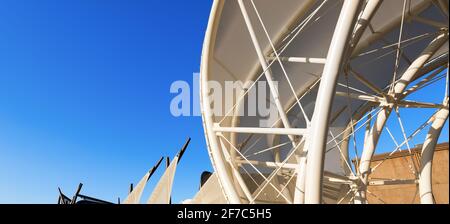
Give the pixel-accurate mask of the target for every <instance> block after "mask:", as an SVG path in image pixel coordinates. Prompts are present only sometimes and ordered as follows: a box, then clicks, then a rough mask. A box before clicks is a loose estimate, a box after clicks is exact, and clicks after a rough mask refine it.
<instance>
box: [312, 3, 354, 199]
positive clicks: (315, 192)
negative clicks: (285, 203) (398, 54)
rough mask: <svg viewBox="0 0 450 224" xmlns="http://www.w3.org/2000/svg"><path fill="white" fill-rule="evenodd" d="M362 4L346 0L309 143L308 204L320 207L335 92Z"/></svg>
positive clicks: (320, 92) (324, 72) (319, 96)
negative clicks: (330, 115)
mask: <svg viewBox="0 0 450 224" xmlns="http://www.w3.org/2000/svg"><path fill="white" fill-rule="evenodd" d="M360 3H361V2H360V1H357V0H345V1H344V5H343V6H342V10H341V13H340V16H339V20H338V22H337V25H336V28H335V31H334V35H333V39H332V42H331V45H330V49H329V50H328V55H327V63H326V64H325V68H324V71H323V74H322V81H321V83H320V87H319V93H318V95H317V104H316V106H315V109H314V117H313V121H312V124H311V127H312V128H311V135H312V136H314V140H311V141H309V146H308V149H309V150H308V157H307V158H308V163H307V167H306V183H305V184H306V185H305V203H308V204H319V203H321V202H322V173H323V162H324V156H325V144H326V140H327V132H324V130H328V125H329V124H328V121H329V114H330V110H331V104H332V102H333V97H334V92H335V91H334V89H335V87H336V85H335V84H336V81H337V77H338V74H339V69H340V68H341V66H342V62H343V61H344V58H343V56H344V54H345V49H346V46H347V45H348V43H349V40H350V35H351V32H352V28H353V25H354V21H355V19H356V16H357V15H358V9H359V6H360Z"/></svg>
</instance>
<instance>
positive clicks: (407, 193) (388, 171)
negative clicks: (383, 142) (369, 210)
mask: <svg viewBox="0 0 450 224" xmlns="http://www.w3.org/2000/svg"><path fill="white" fill-rule="evenodd" d="M448 150H449V145H448V143H443V144H439V145H437V146H436V150H435V153H434V158H433V170H432V172H433V176H432V180H433V195H434V197H435V201H436V203H439V204H448V203H449V185H448V179H449V154H448ZM387 157H388V155H387V154H380V155H376V156H374V159H373V162H372V165H371V166H372V167H375V166H377V164H379V163H380V162H382V161H384V162H383V163H382V164H381V165H379V166H378V167H377V168H376V169H375V170H374V171H373V173H372V174H371V176H370V179H371V180H372V181H376V180H378V179H411V180H413V179H415V178H416V177H415V176H416V174H417V173H418V172H419V167H420V147H418V148H415V149H413V150H412V156H411V154H410V153H409V152H408V151H406V152H405V151H403V152H399V153H395V154H393V155H392V156H391V157H389V158H388V159H385V158H387ZM368 192H370V193H368V196H367V198H368V201H369V203H371V204H380V203H388V204H392V203H394V204H411V203H420V196H419V188H418V185H417V184H414V183H412V184H395V185H382V186H369V187H368Z"/></svg>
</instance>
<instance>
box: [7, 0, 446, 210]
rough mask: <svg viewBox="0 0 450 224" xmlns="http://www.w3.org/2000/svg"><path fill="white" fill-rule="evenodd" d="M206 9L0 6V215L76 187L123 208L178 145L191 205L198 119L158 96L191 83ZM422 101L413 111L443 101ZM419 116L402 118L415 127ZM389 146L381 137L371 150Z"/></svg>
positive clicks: (138, 4) (204, 165)
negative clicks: (177, 113)
mask: <svg viewBox="0 0 450 224" xmlns="http://www.w3.org/2000/svg"><path fill="white" fill-rule="evenodd" d="M211 2H212V1H176V2H174V1H163V0H160V1H146V0H128V1H124V0H95V1H93V0H65V1H60V0H41V1H29V0H2V1H1V2H0V203H56V200H57V196H58V192H57V187H61V188H62V190H63V191H64V192H65V193H66V194H68V195H70V196H71V195H72V194H73V193H74V191H75V189H76V187H77V185H78V183H80V182H82V183H83V184H84V187H83V190H82V193H84V194H87V195H92V196H95V197H99V198H102V199H105V200H109V201H114V202H115V201H117V197H120V198H121V199H124V198H125V196H126V194H127V191H128V187H129V184H130V183H132V182H133V183H135V184H136V182H137V181H138V180H139V179H140V178H141V177H142V176H143V175H144V174H145V172H146V171H147V170H148V169H149V168H150V167H151V166H153V165H154V163H155V162H156V161H157V160H158V159H159V157H160V156H163V155H164V156H171V157H173V156H174V155H175V154H176V153H177V152H178V150H179V148H180V147H181V146H182V145H183V143H184V141H185V139H186V138H187V137H188V136H191V137H192V142H191V145H190V147H189V149H188V151H187V152H186V154H185V157H184V158H183V160H182V162H181V163H180V165H179V168H178V172H177V174H176V178H175V185H174V186H175V188H174V193H173V201H174V202H175V203H178V202H180V201H181V200H183V199H186V198H190V197H192V196H193V195H194V194H195V192H196V191H197V189H198V187H199V180H200V177H199V176H200V174H201V172H202V171H204V170H211V165H210V161H209V158H208V154H207V152H206V148H205V147H206V146H205V139H204V136H203V127H202V123H201V118H200V117H187V118H186V117H184V118H175V117H173V116H172V115H171V113H170V110H169V109H170V108H169V105H170V101H171V99H172V98H173V97H174V94H171V93H170V92H169V89H170V85H171V84H172V82H174V81H176V80H186V81H189V82H192V73H193V72H198V71H199V65H200V55H201V47H202V42H203V38H204V33H205V29H206V25H207V20H208V16H209V11H210V7H211ZM439 85H440V86H439ZM443 85H445V82H440V83H437V84H435V85H434V86H431V87H430V88H436V89H443ZM191 86H192V85H191ZM437 87H439V88H437ZM430 93H431V94H422V95H418V99H419V100H421V101H434V102H439V101H436V99H442V95H443V93H439V94H435V93H433V89H431V91H430ZM436 96H438V97H437V98H436ZM419 112H420V111H418V112H413V113H411V112H402V116H403V118H404V119H406V120H408V121H415V120H416V119H415V116H417V115H418V114H417V113H419ZM430 112H431V113H432V111H431V110H429V112H420V113H430ZM395 122H396V120H394V121H389V123H388V124H389V125H391V127H392V128H391V130H395V132H396V134H397V136H401V133H398V130H399V129H398V128H395V125H396V124H395ZM418 125H419V121H417V122H409V123H408V127H407V129H408V130H411V129H412V128H413V127H417V126H418ZM419 139H423V137H420V138H419ZM441 141H448V123H447V126H446V127H445V128H444V133H443V134H442V138H441ZM389 142H390V139H388V138H385V137H383V140H382V141H381V147H382V148H385V149H391V148H390V147H391V146H392V142H390V143H389ZM162 171H163V169H159V171H158V172H157V173H156V174H155V177H158V178H159V176H160V175H161V173H162ZM158 178H153V179H152V180H151V181H150V184H149V185H148V187H147V191H146V192H145V193H144V196H143V198H144V199H146V198H147V197H148V196H149V194H150V191H151V189H152V188H153V186H154V184H155V182H156V181H157V179H158Z"/></svg>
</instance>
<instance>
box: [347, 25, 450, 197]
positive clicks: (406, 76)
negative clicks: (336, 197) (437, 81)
mask: <svg viewBox="0 0 450 224" xmlns="http://www.w3.org/2000/svg"><path fill="white" fill-rule="evenodd" d="M447 40H448V32H447V31H443V32H441V33H440V34H439V35H438V36H437V37H436V38H435V39H433V41H432V42H431V43H430V44H429V45H428V47H427V48H426V49H425V50H424V51H423V52H422V53H421V54H420V55H419V57H417V59H416V60H415V61H414V62H413V63H412V64H411V65H410V66H409V68H408V69H407V70H406V71H405V72H404V73H403V75H402V76H401V78H400V79H399V81H398V82H397V84H396V85H395V87H394V93H393V94H401V93H403V91H404V90H405V89H406V87H407V86H408V85H409V83H410V82H411V81H413V80H414V78H415V76H416V75H417V74H418V73H419V71H420V69H422V68H423V66H424V65H425V63H426V62H427V61H428V60H429V59H430V58H431V57H432V56H433V55H434V53H435V52H436V51H437V50H438V49H439V48H440V47H441V46H442V45H443V44H444V43H445V42H446V41H447ZM391 112H392V107H385V108H383V109H382V111H381V112H380V113H379V114H378V116H377V118H376V121H375V123H374V125H373V126H372V128H371V130H370V134H369V136H368V138H367V139H365V145H364V150H363V153H362V155H361V163H360V165H359V170H360V172H361V175H362V176H361V177H362V188H361V189H360V192H359V193H360V195H359V196H360V199H361V200H357V201H356V202H357V203H366V186H367V184H368V177H369V174H370V163H371V160H372V156H373V154H374V153H375V149H376V146H377V144H378V140H379V137H380V135H381V132H382V131H383V128H384V126H385V124H386V121H387V119H388V117H389V115H390V113H391Z"/></svg>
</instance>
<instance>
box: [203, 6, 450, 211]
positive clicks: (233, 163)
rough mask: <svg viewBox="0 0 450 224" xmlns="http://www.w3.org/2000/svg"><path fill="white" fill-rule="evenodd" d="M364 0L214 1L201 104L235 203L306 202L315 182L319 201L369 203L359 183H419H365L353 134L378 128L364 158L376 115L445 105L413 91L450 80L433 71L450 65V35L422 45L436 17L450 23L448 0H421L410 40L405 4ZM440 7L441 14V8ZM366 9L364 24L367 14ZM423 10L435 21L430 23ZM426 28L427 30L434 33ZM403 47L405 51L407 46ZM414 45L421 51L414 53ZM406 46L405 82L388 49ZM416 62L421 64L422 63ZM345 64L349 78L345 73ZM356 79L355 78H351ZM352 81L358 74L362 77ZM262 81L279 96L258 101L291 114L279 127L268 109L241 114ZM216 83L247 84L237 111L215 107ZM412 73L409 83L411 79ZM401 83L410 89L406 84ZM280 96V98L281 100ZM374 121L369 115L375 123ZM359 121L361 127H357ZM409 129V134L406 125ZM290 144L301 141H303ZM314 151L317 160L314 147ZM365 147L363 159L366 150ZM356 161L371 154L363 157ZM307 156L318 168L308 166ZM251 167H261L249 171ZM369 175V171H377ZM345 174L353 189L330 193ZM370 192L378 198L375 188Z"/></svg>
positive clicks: (411, 15)
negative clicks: (401, 32)
mask: <svg viewBox="0 0 450 224" xmlns="http://www.w3.org/2000/svg"><path fill="white" fill-rule="evenodd" d="M360 2H362V1H356V0H353V1H352V0H345V1H326V0H325V1H318V2H317V1H312V0H283V1H272V0H251V1H243V0H238V1H222V0H216V1H215V2H214V4H213V12H212V13H211V18H210V22H209V25H208V31H207V35H206V38H205V47H204V50H203V55H202V66H201V98H202V100H201V103H202V105H201V106H202V116H203V121H204V127H205V135H206V136H207V144H208V149H209V152H210V157H211V161H212V163H213V167H214V169H215V172H216V175H217V180H218V183H219V184H220V187H221V189H222V190H223V192H224V195H225V196H226V198H227V201H228V202H231V203H260V202H261V203H267V202H272V203H286V202H288V203H290V202H294V203H303V202H304V201H305V200H306V198H305V197H304V196H305V195H304V192H305V185H308V186H310V188H309V189H310V190H308V189H306V193H307V195H306V196H307V197H309V198H308V199H307V200H306V202H308V203H321V202H324V201H325V202H326V203H337V202H344V203H347V202H352V201H353V200H355V201H356V202H358V201H362V200H361V199H360V198H359V195H356V197H355V192H356V189H358V188H360V187H361V186H362V188H361V191H359V193H358V194H363V193H365V191H364V189H365V186H367V185H370V184H375V185H380V184H395V183H398V184H401V183H403V182H405V183H406V182H408V181H410V180H405V181H403V182H402V181H398V180H402V179H401V178H399V179H397V180H383V181H384V182H376V183H375V182H369V183H367V182H365V184H361V183H359V181H357V180H358V178H359V173H358V172H356V171H355V172H353V170H352V167H351V166H352V164H350V163H349V161H350V158H349V153H348V151H349V150H348V147H349V145H350V144H349V139H353V140H352V147H354V148H356V146H355V145H356V141H355V140H354V138H355V133H356V131H358V130H359V129H361V128H363V129H364V127H369V129H367V128H366V130H368V131H367V132H366V136H367V137H366V141H365V142H364V146H363V148H364V151H363V154H365V155H363V160H364V158H365V157H367V154H368V153H369V152H367V150H366V149H367V148H372V147H373V148H375V146H376V144H373V143H374V142H373V141H371V139H372V138H373V137H374V134H373V130H372V129H375V127H377V126H374V127H370V124H371V123H370V122H369V121H370V120H372V118H371V115H368V114H367V113H368V112H369V114H372V115H373V118H374V119H375V118H376V119H381V118H383V117H384V118H383V119H387V117H388V116H389V114H390V113H387V111H388V110H389V112H390V109H389V108H393V107H402V108H410V107H414V108H438V109H441V108H442V107H443V105H441V104H436V103H429V102H418V101H416V100H409V99H408V100H406V99H405V97H406V96H408V95H409V94H410V93H413V92H416V91H419V90H421V89H422V88H423V87H424V86H427V85H429V84H430V83H432V82H435V81H436V80H438V79H442V78H443V76H442V75H438V72H437V73H436V74H435V75H434V76H433V75H432V74H430V75H428V74H427V73H428V72H432V71H433V70H434V69H436V68H439V67H440V66H442V67H448V66H445V65H444V63H445V64H447V62H446V58H445V57H446V56H444V57H442V55H445V54H447V55H448V41H446V40H445V41H443V42H444V44H442V45H440V46H436V47H435V49H433V50H432V51H429V52H424V54H420V49H423V48H424V45H425V46H426V45H427V43H429V41H430V38H433V37H435V36H436V30H438V29H436V26H442V25H447V26H446V27H448V22H446V21H441V20H440V19H439V17H438V16H437V15H438V13H439V12H438V13H436V10H439V8H438V7H435V6H439V7H440V8H441V10H442V6H441V5H442V2H441V1H434V2H433V1H431V0H411V2H410V3H408V7H407V9H408V10H407V13H405V18H403V21H405V22H406V23H408V26H409V27H408V33H414V34H413V36H412V37H411V36H408V35H405V36H406V37H405V38H404V40H403V38H398V39H396V38H395V36H397V34H396V32H397V31H398V29H399V27H401V26H403V25H404V23H402V22H401V21H402V6H403V3H404V2H403V1H382V0H367V1H365V2H364V7H363V8H361V10H360V8H359V7H357V6H356V5H357V4H359V3H360ZM437 3H438V4H437ZM445 3H446V2H444V4H445ZM349 5H352V8H353V9H354V10H349V9H348V8H347V10H349V11H352V13H346V14H345V15H344V14H343V13H341V12H343V11H344V10H345V8H346V7H349ZM251 6H253V9H254V10H251V8H252V7H251ZM322 7H323V8H322ZM247 9H249V10H248V11H247ZM405 9H406V7H405ZM424 12H425V14H426V15H424ZM430 13H431V15H432V16H429V15H430ZM441 15H445V13H444V14H442V13H441ZM356 16H358V20H357V21H358V22H356V21H355V20H356ZM417 18H419V19H417ZM423 18H427V19H426V21H425V20H423ZM342 20H345V21H347V22H345V28H346V29H342V28H343V25H342V24H343V23H344V22H342ZM256 21H259V22H260V24H258V23H256ZM336 21H341V22H340V23H341V25H339V24H338V26H336V25H335V24H336ZM354 21H355V22H356V23H353V22H354ZM252 22H255V23H254V24H253V23H252ZM417 24H419V25H417ZM417 27H418V28H417ZM422 27H427V28H426V29H424V30H423V31H422V30H420V29H423V28H422ZM334 31H336V32H334ZM446 32H448V31H447V30H442V31H441V35H442V34H444V36H445V35H446V34H445V33H446ZM350 34H352V35H351V36H350ZM447 35H448V34H447ZM391 36H394V38H392V37H391ZM338 37H339V38H338ZM447 39H448V38H447ZM439 41H441V39H440V40H439ZM434 42H436V40H435V41H434ZM330 43H331V45H330ZM380 46H381V47H380ZM398 46H400V47H401V49H402V50H399V49H397V47H398ZM410 46H414V47H410ZM406 47H409V49H408V50H407V51H403V49H404V48H406ZM344 49H345V50H347V51H344ZM411 49H414V50H411ZM416 49H417V50H416ZM362 52H364V53H362ZM395 52H398V55H399V56H400V57H401V59H400V60H402V61H400V60H399V61H397V64H396V66H395V67H396V69H397V70H398V74H402V75H403V76H401V79H400V80H396V76H394V77H392V73H391V71H390V69H389V68H392V67H393V66H394V65H390V63H393V61H392V60H389V59H387V57H385V56H386V55H390V54H392V53H394V54H395ZM295 55H301V56H304V57H295ZM349 55H351V56H350V59H349ZM331 58H333V60H331ZM397 58H399V57H397ZM405 61H406V62H405ZM277 62H278V63H277ZM402 62H405V63H402ZM347 63H349V64H347ZM408 63H412V64H411V66H410V69H408V66H409V65H407V64H408ZM347 65H348V66H347ZM386 65H387V66H386ZM386 67H389V68H386ZM261 71H262V72H261ZM340 72H341V73H344V74H345V76H341V77H339V76H338V74H339V73H340ZM321 74H322V75H321ZM344 74H343V75H344ZM349 74H350V75H349ZM426 74H427V75H426ZM425 75H426V76H427V77H425V78H424V79H423V80H419V82H418V83H417V85H416V86H413V87H411V88H409V89H406V87H407V85H408V84H409V83H410V82H412V81H415V80H418V79H420V78H422V76H425ZM344 77H345V78H346V82H347V83H346V84H342V83H343V81H345V80H342V79H343V78H344ZM338 78H339V80H338ZM348 79H352V81H351V82H350V84H351V85H349V82H348ZM258 80H263V81H268V84H269V88H270V93H271V95H270V96H269V97H268V98H267V101H268V102H257V104H260V103H273V104H275V105H276V109H277V111H278V113H279V115H280V117H281V118H280V119H278V121H276V122H275V123H273V124H270V123H269V124H267V125H261V124H258V123H257V122H259V121H260V120H259V119H260V118H259V117H251V116H246V115H244V116H237V115H236V114H237V113H236V112H239V111H241V110H243V109H244V106H246V100H247V98H246V97H247V96H248V95H247V93H248V91H249V90H250V89H252V88H254V86H255V85H254V84H252V82H255V81H258ZM390 80H395V85H392V87H391V88H394V90H395V91H396V92H395V93H396V94H393V93H389V92H386V85H387V84H389V82H390ZM208 81H215V82H218V83H219V84H224V83H225V82H226V81H240V82H243V83H245V84H244V85H243V88H242V90H243V93H240V94H241V95H240V96H239V100H237V101H234V100H233V101H232V102H233V104H232V106H233V107H232V108H230V106H228V105H226V104H225V103H224V102H222V106H224V108H225V112H226V113H225V114H226V115H225V116H217V115H216V116H215V115H213V113H212V109H211V101H212V100H213V99H212V98H210V96H209V95H208V94H209V89H208V84H207V82H208ZM247 81H250V83H248V82H247ZM275 81H277V82H279V85H278V88H276V87H275V85H274V82H275ZM355 81H356V82H357V83H355ZM402 82H403V84H402V85H404V86H403V87H400V85H401V84H400V83H402ZM319 83H320V87H319V88H318V87H317V84H319ZM342 88H345V89H346V91H347V92H345V91H342ZM399 90H402V91H401V92H397V91H399ZM317 92H318V93H317ZM316 94H317V96H316ZM328 96H330V97H328ZM334 96H338V97H335V98H333V97H334ZM271 97H274V98H275V100H274V101H271V100H270V99H269V98H271ZM300 100H301V104H300ZM217 103H219V104H220V102H214V105H216V104H217ZM266 105H267V104H266ZM296 105H300V108H298V107H295V106H296ZM302 106H303V107H302ZM352 108H353V109H352ZM372 108H375V109H373V110H372ZM380 108H381V110H380ZM299 109H300V110H299ZM308 117H313V123H312V124H311V125H310V126H308V125H305V123H306V124H307V123H308ZM317 117H320V119H318V118H317ZM305 118H306V119H305ZM324 118H325V119H324ZM366 118H368V119H367V121H364V120H363V119H366ZM316 119H318V120H317V121H316ZM305 120H306V121H305ZM361 120H363V121H361ZM328 121H330V122H328ZM360 121H361V122H360ZM400 121H401V119H400ZM361 123H363V124H362V125H359V124H361ZM356 124H358V126H359V127H355V126H356ZM378 126H379V125H378ZM377 128H379V129H380V132H379V133H378V134H381V130H382V129H383V127H377ZM311 129H312V130H311ZM402 133H403V137H404V138H405V130H404V129H402ZM330 136H331V137H330ZM408 138H409V137H408ZM218 139H220V141H219V140H218ZM393 139H394V137H393ZM394 140H395V139H394ZM301 142H302V143H301ZM286 143H287V144H286ZM300 143H301V144H300ZM290 144H292V146H294V147H292V148H291V147H290V146H289V145H290ZM360 144H361V143H360ZM371 144H372V146H371ZM404 144H408V141H406V143H401V144H398V145H399V147H401V146H402V145H404ZM373 145H375V146H373ZM295 146H296V147H295ZM306 146H309V147H306ZM311 146H314V147H311ZM361 147H362V146H361ZM308 150H310V151H309V155H308V158H307V157H305V153H306V152H307V151H308ZM311 150H312V151H311ZM355 151H356V156H357V155H358V154H357V153H358V152H357V149H356V150H355ZM369 154H370V153H369ZM250 157H251V159H250ZM370 158H371V157H370ZM306 162H307V163H306ZM356 162H357V163H359V161H358V160H357V161H356ZM305 164H307V165H308V167H307V169H306V170H307V172H305V166H304V165H305ZM366 165H367V164H364V165H362V164H359V165H358V167H359V168H360V169H357V170H358V171H363V170H361V167H362V166H366ZM250 167H251V168H252V170H250V171H249V170H247V169H248V168H250ZM310 167H311V168H310ZM323 171H331V172H332V173H336V174H340V175H345V176H347V177H348V178H350V179H351V181H350V182H349V181H348V180H340V179H336V178H334V177H332V178H329V177H326V175H324V172H323ZM310 172H311V174H310ZM369 174H370V172H369V173H367V172H365V173H364V175H366V177H367V176H368V175H369ZM305 175H307V176H306V179H305V178H304V176H305ZM253 177H257V179H258V178H259V180H255V179H254V178H253ZM363 179H364V178H363ZM260 180H262V182H261V181H260ZM310 180H312V181H310ZM322 183H323V184H322ZM337 183H340V184H344V185H345V186H346V187H344V188H342V189H341V190H340V191H330V184H331V185H332V184H337ZM322 186H325V188H323V187H322ZM339 186H341V185H339ZM339 186H333V187H332V188H336V187H337V188H339ZM348 187H351V188H350V189H348ZM337 188H336V189H337ZM280 189H281V190H280ZM322 193H323V194H324V195H325V197H324V198H322V199H323V201H322V199H321V198H320V196H321V194H322ZM368 193H369V192H368ZM329 194H333V197H338V198H341V199H334V200H331V201H327V200H329V198H328V196H326V195H329ZM369 194H372V195H373V192H370V193H369ZM308 195H310V196H308ZM363 196H365V195H363ZM376 198H378V197H376Z"/></svg>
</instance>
